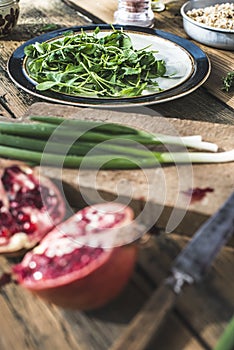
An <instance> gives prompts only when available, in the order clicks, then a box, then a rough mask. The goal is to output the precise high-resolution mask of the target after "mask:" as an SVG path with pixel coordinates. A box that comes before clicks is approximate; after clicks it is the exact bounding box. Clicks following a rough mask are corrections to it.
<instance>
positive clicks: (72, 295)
mask: <svg viewBox="0 0 234 350" xmlns="http://www.w3.org/2000/svg"><path fill="white" fill-rule="evenodd" d="M113 209H114V210H115V212H112V213H110V212H108V210H109V211H110V210H112V211H113ZM132 220H133V212H132V210H131V209H130V208H129V207H126V206H123V205H121V204H118V203H115V204H111V208H110V205H108V204H99V205H95V206H91V207H86V208H84V209H83V210H81V211H79V212H78V213H76V214H75V215H74V216H72V217H71V218H69V219H68V220H67V221H65V222H63V223H62V224H60V225H58V226H57V227H56V228H54V229H53V230H52V231H51V232H50V233H48V234H47V235H46V237H45V238H44V239H43V240H42V241H41V243H40V244H39V245H38V246H37V247H36V248H34V249H33V250H32V251H30V252H28V253H27V254H26V255H25V257H24V259H23V260H22V262H21V263H20V264H18V265H16V266H15V267H14V269H13V272H14V274H15V277H16V279H17V281H18V282H19V283H20V284H22V285H23V286H24V287H26V288H27V289H29V290H30V291H32V292H35V293H36V294H38V295H39V296H40V297H42V298H44V299H46V300H48V301H50V302H52V303H54V304H57V305H59V306H63V307H68V308H76V309H82V310H87V309H93V308H97V307H100V306H102V305H103V304H105V303H107V302H108V301H110V300H111V299H113V298H114V297H115V296H116V295H117V294H118V293H119V292H120V291H121V290H122V289H123V287H124V286H125V285H126V283H127V282H128V280H129V277H130V275H131V273H132V271H133V268H134V265H135V261H136V256H137V247H136V245H133V244H132V245H126V246H122V247H114V248H103V246H104V245H105V244H104V243H105V242H102V241H100V245H99V246H96V247H90V246H88V241H87V244H85V245H84V244H80V243H79V237H81V236H82V237H83V236H85V235H86V234H87V233H90V231H92V232H93V233H94V234H95V236H96V237H97V240H98V236H99V234H101V233H103V231H104V230H105V229H109V230H108V231H107V232H108V234H109V233H111V230H110V228H116V227H119V228H120V229H121V227H124V226H125V225H127V224H129V223H131V221H132ZM102 239H103V238H102Z"/></svg>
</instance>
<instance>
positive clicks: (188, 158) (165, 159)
mask: <svg viewBox="0 0 234 350" xmlns="http://www.w3.org/2000/svg"><path fill="white" fill-rule="evenodd" d="M0 156H1V157H6V158H11V159H17V160H22V161H26V162H32V163H35V164H38V165H39V164H40V163H41V162H42V164H43V165H52V166H65V167H68V168H79V167H80V165H81V164H82V161H84V163H83V164H84V166H85V168H90V169H92V168H95V169H97V168H102V169H137V168H149V167H155V166H157V165H158V164H159V163H166V164H170V163H180V164H187V163H190V162H192V163H217V162H230V161H234V150H232V151H229V152H222V153H218V154H210V153H191V154H190V153H182V152H175V153H167V152H162V153H160V152H154V153H152V154H151V153H150V152H149V155H148V157H139V158H137V157H133V156H130V155H125V156H124V155H122V154H113V155H95V156H86V157H82V156H80V157H79V156H72V155H66V156H64V155H59V154H52V153H46V152H44V153H41V152H35V151H29V150H22V149H17V148H13V147H6V146H1V147H0Z"/></svg>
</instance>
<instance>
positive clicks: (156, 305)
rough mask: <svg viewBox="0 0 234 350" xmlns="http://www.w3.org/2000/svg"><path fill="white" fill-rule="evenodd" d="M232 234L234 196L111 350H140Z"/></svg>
mask: <svg viewBox="0 0 234 350" xmlns="http://www.w3.org/2000/svg"><path fill="white" fill-rule="evenodd" d="M233 234H234V192H233V193H232V195H231V196H230V197H229V198H228V199H227V201H226V202H225V203H224V205H223V206H222V207H221V208H220V209H219V210H218V211H217V212H216V213H215V214H214V215H213V216H211V217H210V218H209V219H208V220H207V221H206V222H205V223H204V224H203V225H202V226H201V227H200V229H198V231H197V232H196V233H195V235H194V236H193V238H192V239H191V241H190V242H189V243H188V244H187V246H186V247H185V248H184V249H183V250H182V252H181V253H180V254H179V255H178V256H177V258H176V259H175V261H174V263H173V264H172V267H171V274H170V275H169V276H168V277H167V278H166V279H165V280H164V281H163V283H162V284H161V285H160V286H159V287H158V288H157V289H156V290H155V291H154V292H153V294H152V296H151V297H150V298H149V300H148V301H147V302H146V304H145V305H144V306H143V308H142V309H141V310H140V312H139V313H138V314H137V315H136V316H135V317H134V318H133V321H132V322H131V323H130V325H129V326H128V327H127V329H126V331H125V332H123V334H122V335H121V336H120V337H119V338H118V339H117V341H116V342H115V343H114V344H113V346H112V347H111V349H110V350H123V349H128V350H142V349H145V347H146V346H147V345H148V344H149V342H150V341H151V339H152V337H153V336H154V335H155V334H156V332H157V331H158V330H159V328H160V326H161V325H162V322H163V321H164V319H165V316H166V315H167V314H168V312H169V311H170V310H171V309H172V307H173V306H174V304H175V302H176V298H177V296H178V295H179V294H180V292H181V290H182V288H183V286H184V285H185V284H193V283H195V282H199V281H201V280H202V278H203V277H204V276H205V274H206V272H207V270H208V269H209V267H210V266H211V264H212V262H213V260H214V258H215V257H216V255H217V254H218V252H219V251H220V250H221V248H222V247H223V246H224V245H225V244H226V243H227V242H228V240H229V239H230V238H231V237H232V235H233Z"/></svg>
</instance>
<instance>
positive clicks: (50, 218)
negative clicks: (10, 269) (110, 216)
mask: <svg viewBox="0 0 234 350" xmlns="http://www.w3.org/2000/svg"><path fill="white" fill-rule="evenodd" d="M64 215H65V204H64V201H63V198H62V196H61V194H60V192H59V190H58V189H57V187H56V186H55V185H54V183H53V182H52V181H50V180H49V179H48V178H45V177H42V176H40V177H39V176H38V175H37V173H36V172H35V171H34V170H33V169H32V168H30V167H28V166H24V165H19V164H13V165H10V166H6V167H3V168H2V169H1V170H0V253H5V254H13V253H14V255H17V253H19V252H22V251H24V250H25V249H30V248H32V247H34V246H35V245H36V244H37V243H38V242H39V241H40V240H41V239H42V237H44V235H45V234H46V233H48V232H49V231H51V229H52V228H53V227H54V226H55V225H56V224H58V223H59V222H61V220H62V219H63V218H64Z"/></svg>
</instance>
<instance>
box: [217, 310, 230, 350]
mask: <svg viewBox="0 0 234 350" xmlns="http://www.w3.org/2000/svg"><path fill="white" fill-rule="evenodd" d="M233 349H234V316H233V317H232V319H231V320H230V321H229V323H228V325H227V327H226V328H225V330H224V332H223V334H222V335H221V337H220V338H219V340H218V343H217V344H216V346H215V348H214V350H233Z"/></svg>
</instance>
